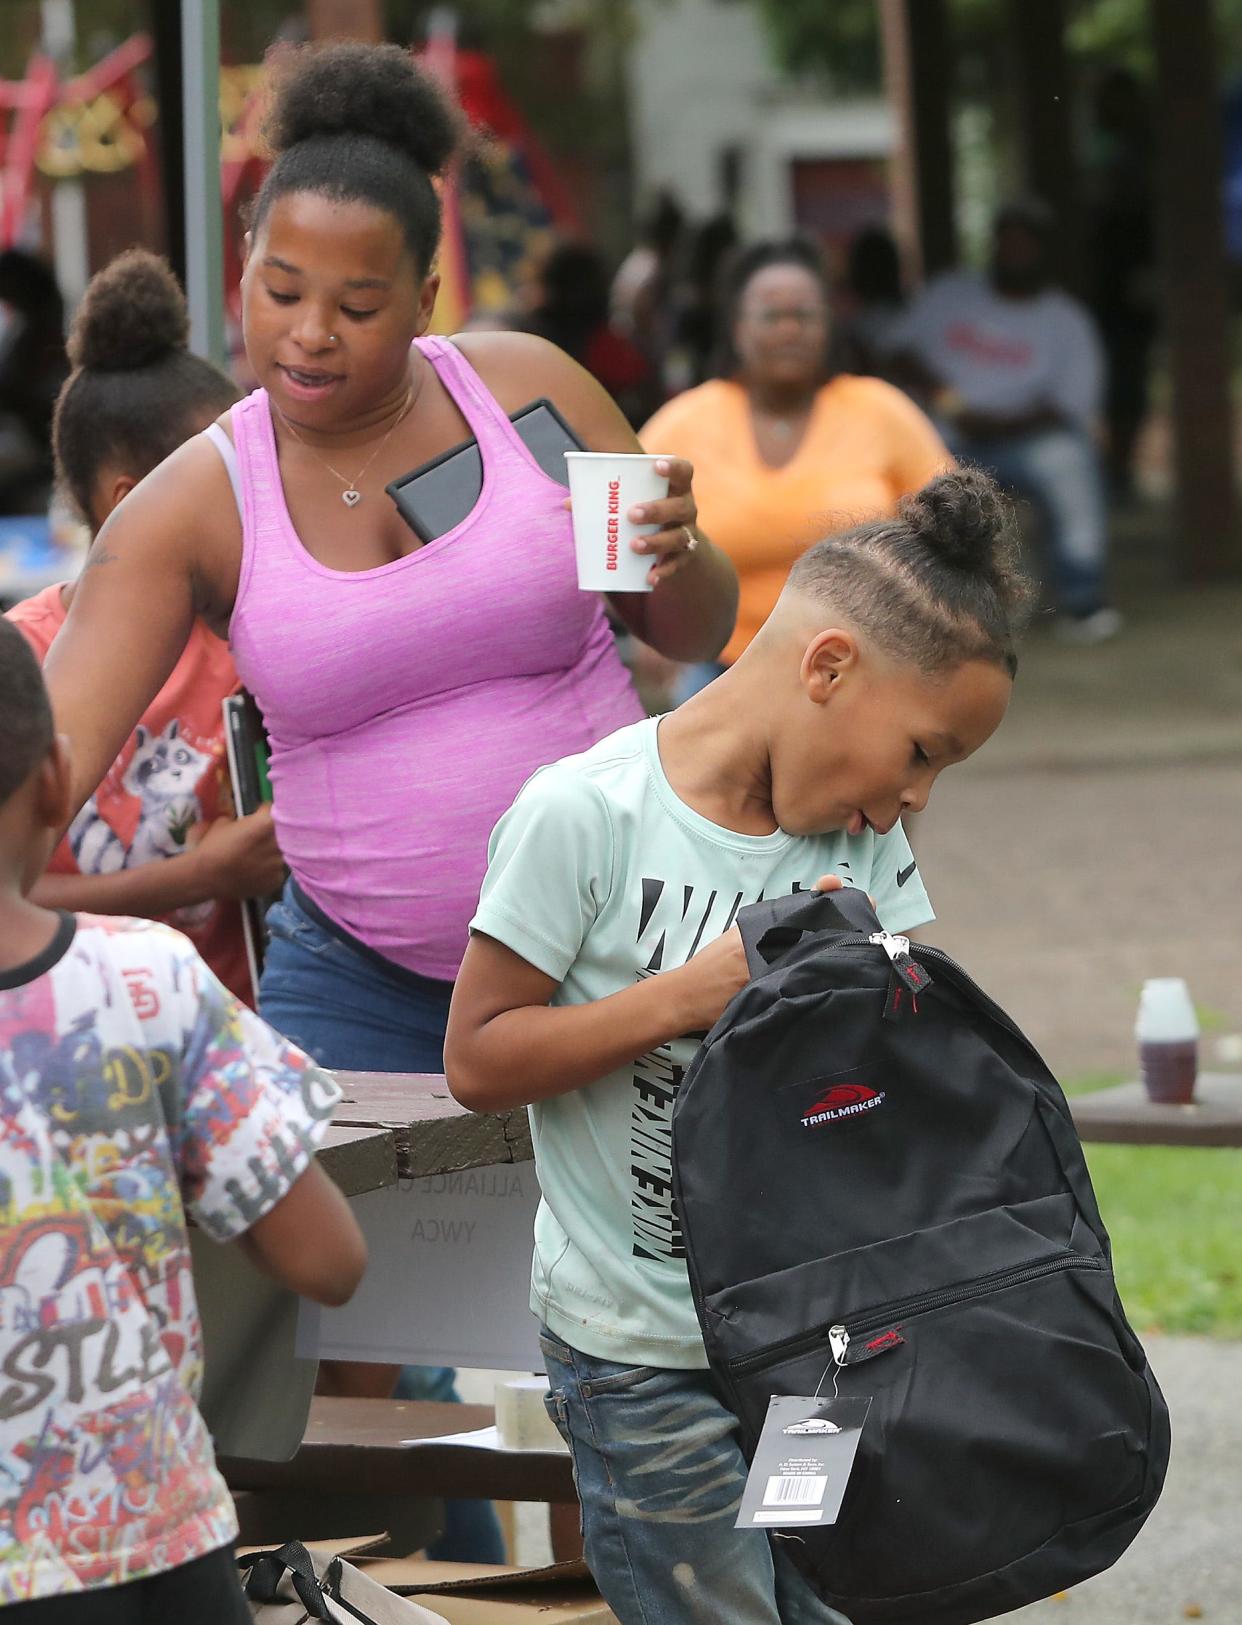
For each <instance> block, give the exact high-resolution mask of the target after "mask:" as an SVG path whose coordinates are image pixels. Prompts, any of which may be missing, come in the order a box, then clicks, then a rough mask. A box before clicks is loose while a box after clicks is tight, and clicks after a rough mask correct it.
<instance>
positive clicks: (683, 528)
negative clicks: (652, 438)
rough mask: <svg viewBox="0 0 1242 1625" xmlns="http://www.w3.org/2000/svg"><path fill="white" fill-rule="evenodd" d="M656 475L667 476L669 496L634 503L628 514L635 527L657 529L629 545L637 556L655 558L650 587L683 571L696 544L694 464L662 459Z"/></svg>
mask: <svg viewBox="0 0 1242 1625" xmlns="http://www.w3.org/2000/svg"><path fill="white" fill-rule="evenodd" d="M655 467H656V473H657V474H660V475H667V476H668V495H667V496H666V497H663V498H661V499H660V500H659V501H656V502H641V503H636V504H635V505H634V507H632V508H631V509H630V511H629V518H630V521H631V523H633V524H635V525H658V526H659V527H660V528H659V529H658V530H653V531H650V532H648V534H647V535H645V536H638V537H636V538H635V539H634V541H632V542H631V543H630V546H631V547H632V548H633V550H634V551H635V552H636V553H648V554H654V555H655V563H654V564H653V565H652V568H651V571H650V573H649V574H648V576H647V579H648V581H649V582H650V583H651V585H652V586H653V587H658V586H659V584H660V583H661V581H667V580H668V579H669V577H670V576H674V575H676V574H677V572H678V571H679V570H684V569H685V567H686V565H687V564H688V563H689V562H690V555H691V554H692V553H693V552H694V550H695V548H696V547H697V546H698V545H699V539H698V536H697V534H696V532H695V528H694V527H695V524H696V523H697V521H698V517H699V509H698V504H697V503H696V502H695V500H694V490H693V487H692V482H693V479H694V465H693V464H692V463H690V462H687V460H686V459H685V458H684V457H661V458H659V459H658V461H657V462H656V465H655Z"/></svg>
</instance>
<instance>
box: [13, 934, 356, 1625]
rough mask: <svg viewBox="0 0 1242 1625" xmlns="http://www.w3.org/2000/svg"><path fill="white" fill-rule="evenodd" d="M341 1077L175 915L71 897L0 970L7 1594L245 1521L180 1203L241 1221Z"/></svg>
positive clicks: (215, 1540)
mask: <svg viewBox="0 0 1242 1625" xmlns="http://www.w3.org/2000/svg"><path fill="white" fill-rule="evenodd" d="M339 1098H340V1090H339V1088H338V1087H337V1085H336V1083H335V1082H334V1080H333V1079H332V1078H331V1077H329V1076H328V1074H327V1073H325V1072H321V1071H320V1070H319V1068H318V1067H316V1066H314V1065H313V1064H312V1063H311V1062H310V1061H308V1060H307V1058H306V1056H305V1055H303V1054H302V1053H301V1051H299V1050H297V1049H295V1048H294V1047H293V1046H292V1045H291V1044H289V1043H288V1042H287V1041H286V1040H285V1039H283V1038H281V1037H280V1036H279V1035H278V1034H277V1033H274V1032H273V1031H272V1030H271V1028H269V1027H268V1026H266V1024H265V1023H263V1022H262V1021H260V1020H259V1018H258V1016H256V1015H254V1014H253V1012H251V1011H250V1010H247V1009H245V1007H244V1006H242V1005H241V1004H239V1003H238V1001H237V1000H236V999H234V998H233V997H232V995H231V994H229V993H228V992H226V990H225V989H224V988H223V987H222V986H221V985H220V983H219V982H218V981H217V980H216V979H215V977H213V976H212V974H211V972H210V971H209V970H208V969H207V967H206V965H204V963H203V961H202V960H201V959H200V958H199V956H198V955H197V954H196V953H195V951H194V949H193V948H192V946H191V945H190V943H189V942H188V941H187V940H186V939H185V937H183V936H181V935H180V934H179V933H178V932H176V931H172V930H170V929H169V928H168V927H167V926H164V925H153V924H149V923H147V922H145V921H139V920H121V919H105V918H103V917H102V916H99V915H89V914H82V915H78V916H77V917H76V918H75V917H74V916H73V915H69V914H66V915H63V916H62V917H61V922H60V928H59V930H58V931H57V933H56V935H55V937H54V938H53V940H52V942H51V943H50V944H49V946H48V947H47V948H46V949H45V950H44V952H43V953H42V954H41V955H39V956H38V958H37V959H35V960H33V961H31V962H29V963H27V964H25V965H23V966H20V967H18V968H17V969H15V970H10V971H7V972H5V973H4V974H3V975H0V1616H2V1614H3V1606H4V1605H5V1604H6V1603H14V1602H24V1601H27V1600H31V1599H35V1598H41V1597H52V1596H60V1595H63V1594H65V1593H77V1592H81V1591H92V1590H96V1589H98V1588H99V1587H102V1586H117V1585H123V1584H125V1583H126V1582H128V1581H131V1580H140V1579H143V1578H145V1577H147V1576H150V1575H155V1574H161V1573H164V1572H165V1571H166V1570H168V1569H172V1568H177V1567H180V1566H181V1565H182V1564H184V1563H189V1562H192V1561H193V1560H194V1559H196V1558H199V1557H205V1556H206V1555H207V1554H208V1553H210V1552H213V1551H216V1550H218V1549H219V1548H220V1547H222V1546H225V1545H227V1544H228V1543H229V1541H231V1540H233V1539H234V1538H235V1536H236V1532H237V1523H236V1519H235V1517H234V1513H233V1504H232V1500H231V1499H230V1496H229V1493H228V1490H227V1489H226V1487H225V1484H224V1481H223V1479H222V1478H221V1477H220V1475H219V1473H218V1472H217V1471H216V1467H215V1463H214V1460H213V1455H212V1448H211V1440H210V1438H209V1437H208V1435H207V1429H206V1427H205V1425H204V1423H203V1420H202V1417H201V1416H200V1414H199V1411H198V1406H197V1405H196V1403H195V1399H196V1396H197V1393H198V1389H199V1384H200V1381H201V1378H202V1367H203V1348H202V1333H201V1328H200V1324H199V1317H198V1309H197V1306H196V1303H195V1297H194V1277H193V1273H192V1269H191V1262H190V1245H189V1237H188V1235H187V1232H186V1213H187V1212H189V1213H191V1214H192V1215H193V1217H194V1220H195V1223H196V1224H197V1225H199V1226H200V1228H201V1229H202V1230H204V1231H205V1232H206V1233H207V1234H208V1235H209V1236H211V1237H212V1238H213V1239H214V1240H216V1241H222V1242H223V1241H231V1240H233V1239H234V1238H235V1237H237V1236H240V1235H241V1234H242V1233H243V1232H244V1231H246V1230H249V1229H250V1228H251V1227H252V1226H253V1225H254V1224H255V1223H257V1221H258V1220H259V1219H261V1218H262V1217H263V1215H264V1214H265V1213H267V1212H268V1211H269V1210H270V1209H271V1208H272V1207H274V1206H275V1205H276V1203H277V1202H278V1201H280V1199H281V1197H283V1196H284V1195H285V1194H286V1193H287V1192H288V1191H289V1190H290V1188H291V1187H292V1186H293V1184H294V1183H295V1181H296V1180H297V1179H298V1178H299V1177H300V1176H301V1174H302V1173H303V1172H304V1170H305V1169H306V1168H307V1166H308V1165H309V1163H310V1161H311V1158H312V1157H313V1156H314V1154H315V1148H316V1146H317V1144H318V1143H319V1141H320V1140H321V1139H322V1138H323V1134H324V1131H325V1129H326V1128H327V1125H328V1122H329V1120H330V1119H331V1116H332V1111H333V1108H334V1106H335V1104H336V1102H337V1100H338V1099H339Z"/></svg>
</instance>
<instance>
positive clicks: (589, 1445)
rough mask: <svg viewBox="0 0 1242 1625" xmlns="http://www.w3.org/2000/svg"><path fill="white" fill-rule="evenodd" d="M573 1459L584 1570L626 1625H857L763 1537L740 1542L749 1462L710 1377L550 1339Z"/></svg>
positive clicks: (745, 1535)
mask: <svg viewBox="0 0 1242 1625" xmlns="http://www.w3.org/2000/svg"><path fill="white" fill-rule="evenodd" d="M539 1341H540V1344H541V1346H542V1348H543V1356H544V1364H545V1365H546V1366H547V1368H548V1378H549V1381H550V1383H551V1388H550V1391H549V1393H548V1398H547V1406H548V1414H549V1416H551V1418H552V1420H553V1421H554V1422H555V1423H556V1425H557V1428H558V1429H559V1431H560V1433H561V1436H562V1438H563V1439H564V1440H565V1442H566V1444H568V1446H569V1449H570V1454H571V1455H572V1457H573V1466H574V1482H575V1483H576V1484H577V1486H578V1498H579V1500H580V1501H581V1503H582V1534H583V1541H584V1545H585V1549H586V1560H587V1563H588V1564H589V1565H590V1569H591V1573H592V1574H593V1575H594V1576H595V1583H596V1584H597V1585H598V1586H599V1589H600V1591H601V1593H602V1594H603V1597H604V1601H605V1602H606V1603H607V1604H608V1606H609V1607H610V1608H611V1609H612V1611H613V1613H614V1614H615V1615H616V1616H617V1619H618V1620H619V1621H620V1622H621V1625H690V1622H692V1621H703V1622H704V1625H708V1622H710V1625H717V1622H720V1625H725V1622H727V1625H830V1622H831V1625H847V1622H846V1621H845V1618H844V1615H842V1614H839V1613H837V1612H836V1610H835V1609H832V1608H829V1607H828V1605H827V1604H826V1603H824V1602H821V1601H820V1599H819V1598H818V1597H817V1596H816V1595H815V1594H814V1592H813V1591H812V1590H811V1588H810V1586H809V1585H808V1584H807V1582H806V1581H805V1580H804V1579H803V1578H802V1576H801V1575H800V1574H799V1573H798V1571H797V1569H796V1568H795V1567H794V1565H793V1563H792V1561H791V1560H790V1558H789V1557H788V1556H787V1555H786V1553H785V1552H783V1551H782V1550H781V1542H780V1539H779V1537H778V1538H775V1539H774V1540H773V1541H772V1542H771V1543H769V1540H768V1537H767V1535H766V1534H764V1532H763V1531H762V1530H760V1529H735V1528H734V1527H733V1522H734V1519H735V1518H736V1517H737V1509H738V1504H739V1502H740V1501H741V1496H742V1486H743V1484H744V1483H745V1482H746V1462H745V1459H744V1458H743V1456H742V1450H741V1446H740V1444H739V1443H738V1436H737V1421H736V1419H735V1418H734V1417H733V1415H732V1414H731V1412H729V1411H727V1410H726V1409H725V1407H724V1406H723V1405H722V1404H721V1403H720V1400H719V1399H718V1398H717V1397H716V1394H715V1391H714V1389H713V1387H712V1380H711V1377H710V1375H709V1374H708V1372H706V1371H667V1370H663V1369H659V1368H657V1367H655V1366H631V1365H614V1364H613V1363H611V1362H610V1361H607V1360H596V1359H594V1358H592V1357H591V1356H590V1355H587V1354H582V1353H581V1352H579V1351H578V1350H577V1349H571V1348H569V1347H568V1346H567V1345H566V1344H564V1343H562V1342H561V1341H560V1339H559V1338H557V1337H554V1336H552V1335H551V1334H550V1333H549V1332H548V1331H547V1330H546V1329H545V1330H544V1332H543V1335H542V1336H541V1337H540V1340H539Z"/></svg>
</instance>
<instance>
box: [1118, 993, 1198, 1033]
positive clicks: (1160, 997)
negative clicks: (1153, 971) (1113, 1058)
mask: <svg viewBox="0 0 1242 1625" xmlns="http://www.w3.org/2000/svg"><path fill="white" fill-rule="evenodd" d="M1134 1036H1135V1037H1136V1038H1137V1039H1138V1040H1139V1042H1140V1043H1148V1044H1152V1043H1154V1044H1182V1043H1188V1042H1189V1041H1190V1040H1191V1039H1194V1038H1198V1036H1199V1018H1198V1016H1197V1015H1196V1013H1195V1006H1194V1001H1193V999H1192V998H1191V997H1190V989H1189V988H1188V987H1187V986H1186V983H1185V982H1184V981H1183V980H1182V978H1181V977H1180V976H1153V977H1149V978H1148V980H1147V981H1146V982H1144V983H1143V991H1142V993H1141V994H1140V995H1139V1008H1138V1019H1137V1021H1136V1022H1135V1024H1134Z"/></svg>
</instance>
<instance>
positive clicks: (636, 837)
mask: <svg viewBox="0 0 1242 1625" xmlns="http://www.w3.org/2000/svg"><path fill="white" fill-rule="evenodd" d="M658 725H659V721H658V718H651V719H648V720H646V721H644V722H639V723H635V724H633V725H632V726H630V727H628V728H622V729H621V730H620V731H619V732H617V733H614V734H612V735H610V737H609V738H607V739H605V740H603V741H602V742H601V743H600V744H598V745H596V746H594V748H593V749H591V750H589V751H586V752H584V753H583V754H582V755H580V756H571V757H567V758H566V759H565V760H564V761H561V762H557V763H555V764H554V765H553V766H551V767H546V768H543V769H541V770H540V771H539V772H538V773H536V774H535V775H534V777H533V778H531V779H529V780H528V781H527V783H526V785H525V786H524V788H523V789H522V791H521V793H520V795H519V796H518V798H517V800H516V801H515V802H514V804H513V806H512V808H511V809H510V810H509V811H508V812H507V813H506V814H505V816H504V817H503V818H502V819H501V821H500V823H499V824H498V825H497V826H496V829H495V831H494V832H493V834H492V839H491V843H490V847H489V862H488V870H487V876H486V879H485V880H484V882H483V890H482V895H481V897H480V900H479V907H478V912H477V913H476V914H475V917H474V919H473V920H472V922H471V930H473V931H479V932H482V933H483V934H484V935H486V936H489V937H493V938H495V940H496V941H498V942H501V943H503V944H504V945H505V947H507V948H509V949H511V950H512V951H513V952H514V953H516V954H518V955H520V956H521V957H522V958H523V959H525V960H526V961H527V963H528V964H531V965H534V966H535V967H536V968H537V969H538V970H541V971H543V972H544V974H545V975H547V976H551V977H555V978H556V980H557V981H558V982H559V983H560V986H559V988H558V989H557V991H556V993H555V995H554V996H553V999H552V1003H553V1004H554V1005H558V1004H562V1005H563V1004H586V1003H589V1002H591V1001H593V1000H595V999H602V998H606V997H607V996H608V995H609V994H612V993H617V992H620V990H621V989H622V988H624V987H627V986H630V985H631V984H632V983H633V982H634V981H636V980H639V979H641V978H643V977H646V976H658V975H660V973H661V972H663V971H666V970H672V969H675V968H676V967H678V966H680V965H684V964H685V963H686V961H687V960H688V959H690V958H691V957H692V956H693V955H694V954H695V953H697V952H698V950H699V949H700V948H702V947H704V946H705V945H706V944H707V943H709V942H712V941H713V940H714V939H715V938H717V937H719V936H723V934H724V933H725V932H726V931H727V930H728V929H729V927H730V926H731V925H732V924H733V921H734V919H735V918H736V916H737V912H738V910H739V909H740V908H742V907H743V906H745V905H746V904H748V903H756V902H759V901H760V900H761V899H762V898H765V897H767V898H771V897H777V896H781V895H784V894H787V893H789V892H793V891H798V890H800V889H810V888H811V887H812V886H813V885H814V884H815V882H816V880H818V879H819V877H820V876H821V875H825V874H836V875H839V876H840V877H841V879H842V880H843V881H844V882H845V883H846V884H847V885H851V886H861V887H862V889H863V890H864V891H868V892H870V893H871V895H872V896H873V897H874V898H875V902H876V910H877V912H878V914H879V916H880V919H881V920H882V921H883V923H884V925H885V927H886V928H887V929H888V930H890V931H907V930H912V929H913V928H914V927H915V926H917V925H924V924H926V923H927V922H928V921H929V920H931V919H932V918H933V915H932V911H931V905H930V903H929V902H928V899H927V893H926V891H925V890H924V889H923V882H922V880H921V878H920V876H919V872H918V869H917V867H916V865H915V861H914V858H913V856H912V854H911V852H910V846H909V843H908V842H907V840H906V837H905V833H904V832H903V830H902V828H901V826H900V825H897V827H896V828H895V829H893V830H891V831H890V832H889V834H887V835H876V834H875V832H874V831H872V830H867V831H866V832H864V833H863V834H862V835H857V836H849V835H846V834H844V833H841V832H835V833H832V834H828V835H822V836H813V837H807V836H792V835H786V834H785V833H784V832H783V831H781V830H778V831H777V832H776V833H775V834H772V835H759V836H753V835H740V834H737V833H735V832H734V831H732V830H727V829H723V828H722V827H721V826H720V825H718V824H713V823H711V822H710V821H709V820H708V819H706V818H703V817H702V816H700V814H698V813H696V812H695V811H694V810H693V809H692V808H690V807H688V806H687V805H686V804H685V803H684V802H683V801H681V800H680V799H679V798H678V796H677V795H676V794H675V793H674V791H673V789H672V787H671V785H670V784H669V782H668V780H667V779H666V778H665V776H664V770H663V768H662V767H661V765H660V756H659V750H658V748H657V745H656V730H657V728H658ZM696 1047H697V1039H696V1038H695V1037H694V1036H692V1035H690V1036H687V1037H685V1038H682V1039H678V1040H675V1041H674V1042H672V1043H669V1044H663V1045H661V1046H660V1048H659V1049H656V1050H653V1051H652V1052H651V1053H650V1054H647V1055H644V1056H642V1057H641V1058H640V1059H639V1060H637V1061H635V1062H633V1063H632V1064H630V1065H628V1066H624V1067H620V1068H618V1069H617V1070H616V1071H615V1072H611V1073H609V1074H608V1075H607V1076H606V1077H603V1078H600V1079H599V1080H598V1081H597V1082H595V1083H593V1084H591V1085H589V1086H588V1087H586V1088H583V1089H578V1090H575V1091H574V1092H573V1093H572V1094H567V1095H561V1096H558V1097H557V1098H556V1099H553V1100H546V1101H540V1102H538V1103H537V1104H535V1105H533V1106H531V1108H530V1118H531V1129H532V1136H533V1139H534V1143H535V1160H536V1169H537V1172H538V1175H539V1183H540V1187H541V1189H542V1192H543V1200H542V1202H541V1203H540V1207H539V1212H538V1214H537V1216H536V1220H535V1257H534V1266H533V1271H532V1284H531V1307H532V1309H533V1310H534V1312H535V1313H536V1314H537V1315H539V1316H540V1317H541V1318H542V1319H543V1320H544V1321H545V1322H546V1324H547V1326H548V1327H549V1329H550V1330H551V1331H552V1332H553V1333H555V1335H556V1336H557V1337H559V1338H561V1339H563V1340H564V1341H565V1342H566V1343H568V1344H569V1345H570V1346H571V1347H573V1348H577V1349H580V1350H581V1351H582V1352H583V1353H584V1354H590V1355H594V1356H595V1357H596V1358H598V1359H602V1360H615V1361H618V1362H620V1363H621V1364H624V1365H654V1366H666V1367H673V1368H678V1369H701V1368H705V1367H706V1365H707V1358H706V1355H705V1353H704V1350H703V1340H702V1337H701V1335H700V1332H699V1324H698V1319H697V1317H696V1315H695V1312H694V1303H693V1301H692V1299H691V1296H690V1284H689V1279H688V1277H687V1275H686V1263H685V1247H684V1245H683V1242H682V1237H681V1229H680V1225H679V1223H678V1219H677V1213H676V1208H675V1205H674V1202H673V1186H672V1119H673V1102H674V1101H675V1099H676V1097H677V1089H678V1086H679V1084H680V1082H681V1079H682V1076H683V1074H684V1072H685V1069H686V1067H687V1066H688V1065H689V1063H690V1060H691V1058H692V1057H693V1055H694V1051H695V1049H696ZM517 1064H520V1059H519V1061H518V1063H517Z"/></svg>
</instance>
